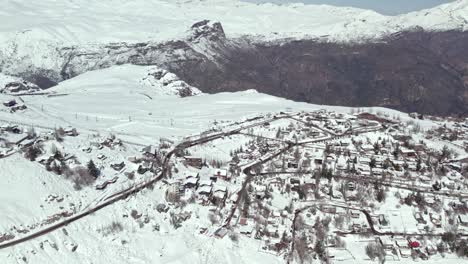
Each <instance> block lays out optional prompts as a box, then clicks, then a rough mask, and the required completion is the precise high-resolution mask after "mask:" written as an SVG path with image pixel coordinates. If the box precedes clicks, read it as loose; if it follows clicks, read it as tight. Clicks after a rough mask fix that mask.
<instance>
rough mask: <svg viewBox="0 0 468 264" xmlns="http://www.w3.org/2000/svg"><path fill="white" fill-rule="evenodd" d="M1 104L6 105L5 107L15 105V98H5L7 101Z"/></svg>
mask: <svg viewBox="0 0 468 264" xmlns="http://www.w3.org/2000/svg"><path fill="white" fill-rule="evenodd" d="M3 105H4V106H6V107H12V106H15V105H16V100H15V99H12V100H7V101H5V102H3Z"/></svg>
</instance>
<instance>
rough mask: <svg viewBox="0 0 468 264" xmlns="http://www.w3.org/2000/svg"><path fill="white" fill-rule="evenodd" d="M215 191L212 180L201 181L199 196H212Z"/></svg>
mask: <svg viewBox="0 0 468 264" xmlns="http://www.w3.org/2000/svg"><path fill="white" fill-rule="evenodd" d="M212 189H213V182H212V181H211V180H201V181H200V183H199V187H198V189H197V192H198V194H199V195H205V196H210V195H211V190H212Z"/></svg>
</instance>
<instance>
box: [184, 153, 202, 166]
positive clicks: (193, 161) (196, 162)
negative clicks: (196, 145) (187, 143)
mask: <svg viewBox="0 0 468 264" xmlns="http://www.w3.org/2000/svg"><path fill="white" fill-rule="evenodd" d="M184 159H185V165H188V166H192V167H195V168H199V169H200V168H201V167H202V165H203V160H202V159H201V158H197V157H192V156H185V157H184Z"/></svg>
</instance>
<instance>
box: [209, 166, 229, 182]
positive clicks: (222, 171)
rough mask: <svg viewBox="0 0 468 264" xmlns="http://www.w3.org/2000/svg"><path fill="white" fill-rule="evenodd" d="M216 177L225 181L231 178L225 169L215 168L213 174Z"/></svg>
mask: <svg viewBox="0 0 468 264" xmlns="http://www.w3.org/2000/svg"><path fill="white" fill-rule="evenodd" d="M213 176H215V177H216V178H218V179H222V180H225V181H229V180H231V175H230V174H229V173H228V171H227V170H225V169H216V170H215V171H214V175H213Z"/></svg>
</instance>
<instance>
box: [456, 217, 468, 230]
mask: <svg viewBox="0 0 468 264" xmlns="http://www.w3.org/2000/svg"><path fill="white" fill-rule="evenodd" d="M458 223H460V225H462V226H465V227H468V215H466V214H460V215H458Z"/></svg>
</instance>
